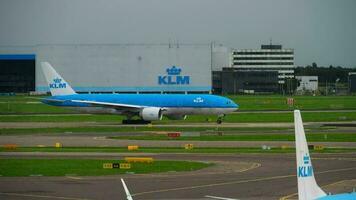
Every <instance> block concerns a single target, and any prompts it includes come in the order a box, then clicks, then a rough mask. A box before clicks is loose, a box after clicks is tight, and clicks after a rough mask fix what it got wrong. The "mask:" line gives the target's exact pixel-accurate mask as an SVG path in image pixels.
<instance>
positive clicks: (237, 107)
mask: <svg viewBox="0 0 356 200" xmlns="http://www.w3.org/2000/svg"><path fill="white" fill-rule="evenodd" d="M234 106H235V111H236V110H238V109H239V104H237V103H234Z"/></svg>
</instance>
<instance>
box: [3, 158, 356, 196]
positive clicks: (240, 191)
mask: <svg viewBox="0 0 356 200" xmlns="http://www.w3.org/2000/svg"><path fill="white" fill-rule="evenodd" d="M19 156H21V157H32V156H24V155H19ZM38 156H40V157H48V155H45V154H44V155H38ZM63 156H64V157H71V156H72V155H70V154H67V155H63ZM77 156H81V157H86V158H88V157H89V158H102V159H109V158H117V159H120V158H122V156H124V155H123V154H118V155H112V154H100V155H97V154H93V155H88V154H86V155H85V156H83V155H77ZM152 156H153V157H154V158H155V159H171V160H196V161H209V162H216V163H217V165H219V163H220V165H221V163H225V164H226V163H229V165H225V166H237V165H238V166H240V167H237V168H235V169H234V167H230V168H229V167H220V168H218V169H219V170H216V168H215V170H214V169H203V170H200V171H196V172H193V173H192V172H183V173H175V172H169V173H163V174H148V175H134V174H125V175H117V176H102V177H76V176H75V175H74V176H68V177H21V178H10V177H0V199H10V200H12V199H72V200H75V199H76V200H79V199H121V200H122V199H125V194H124V191H123V189H122V186H121V183H120V178H121V177H123V178H125V180H126V184H127V185H128V187H129V189H130V191H131V193H132V194H133V196H134V199H135V200H154V199H155V200H157V199H169V200H173V199H194V200H197V199H207V198H204V196H206V195H212V196H222V197H229V198H239V199H250V200H255V199H280V198H281V197H284V196H287V195H290V194H293V193H295V192H296V191H297V188H296V185H297V182H296V177H295V171H296V170H295V155H294V154H278V155H277V154H224V155H215V154H214V155H210V154H154V155H152ZM1 157H8V156H4V155H2V156H1ZM10 157H14V155H11V156H10ZM56 157H57V156H56ZM312 160H313V165H314V168H315V172H316V178H317V181H318V183H319V185H321V186H326V185H330V184H332V183H335V182H339V181H344V180H350V179H356V154H355V153H350V154H313V155H312ZM239 163H240V164H241V163H245V164H246V163H249V164H248V165H246V166H245V167H244V168H243V167H242V168H241V165H240V164H239ZM248 166H250V167H248ZM350 187H352V186H350ZM329 190H332V188H331V189H330V188H329ZM339 190H342V191H332V192H349V191H351V190H352V188H344V187H343V188H341V189H339Z"/></svg>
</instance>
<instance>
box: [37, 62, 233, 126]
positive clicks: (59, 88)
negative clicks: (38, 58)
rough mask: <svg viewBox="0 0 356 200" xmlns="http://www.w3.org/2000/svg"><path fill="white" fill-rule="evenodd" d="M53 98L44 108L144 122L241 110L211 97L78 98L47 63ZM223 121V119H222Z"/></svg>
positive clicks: (91, 96) (166, 95)
mask: <svg viewBox="0 0 356 200" xmlns="http://www.w3.org/2000/svg"><path fill="white" fill-rule="evenodd" d="M41 66H42V70H43V73H44V75H45V78H46V81H47V83H48V86H49V90H50V92H51V94H52V96H51V97H49V98H45V99H42V102H43V103H45V104H49V105H53V106H61V107H68V108H72V109H76V110H79V111H84V112H89V113H110V114H119V115H125V116H127V118H128V119H131V118H132V117H134V116H139V117H140V118H141V119H142V120H144V121H155V120H161V119H162V117H163V116H166V117H168V118H169V119H176V120H179V119H185V118H186V116H187V115H218V116H219V117H222V116H224V115H225V114H228V113H231V112H233V111H236V110H237V109H238V107H239V106H238V105H237V104H235V103H234V102H233V101H232V100H230V99H228V98H225V97H221V96H216V95H209V94H77V93H76V92H75V91H74V90H73V89H72V87H71V86H70V85H69V84H68V83H67V82H66V81H65V80H64V79H63V78H62V77H61V76H60V75H59V74H58V73H57V72H56V71H55V70H54V68H53V67H52V66H51V65H50V64H49V63H48V62H42V63H41ZM219 119H220V118H219Z"/></svg>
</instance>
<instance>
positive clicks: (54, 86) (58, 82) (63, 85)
mask: <svg viewBox="0 0 356 200" xmlns="http://www.w3.org/2000/svg"><path fill="white" fill-rule="evenodd" d="M49 88H50V89H60V88H67V84H66V83H62V79H60V78H55V79H53V82H52V83H49Z"/></svg>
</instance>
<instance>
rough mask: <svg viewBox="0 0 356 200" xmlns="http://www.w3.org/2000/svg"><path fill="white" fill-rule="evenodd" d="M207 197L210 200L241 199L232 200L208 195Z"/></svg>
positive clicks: (226, 199) (228, 199) (227, 199)
mask: <svg viewBox="0 0 356 200" xmlns="http://www.w3.org/2000/svg"><path fill="white" fill-rule="evenodd" d="M205 197H207V198H210V199H220V200H239V199H231V198H224V197H216V196H209V195H206V196H205Z"/></svg>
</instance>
